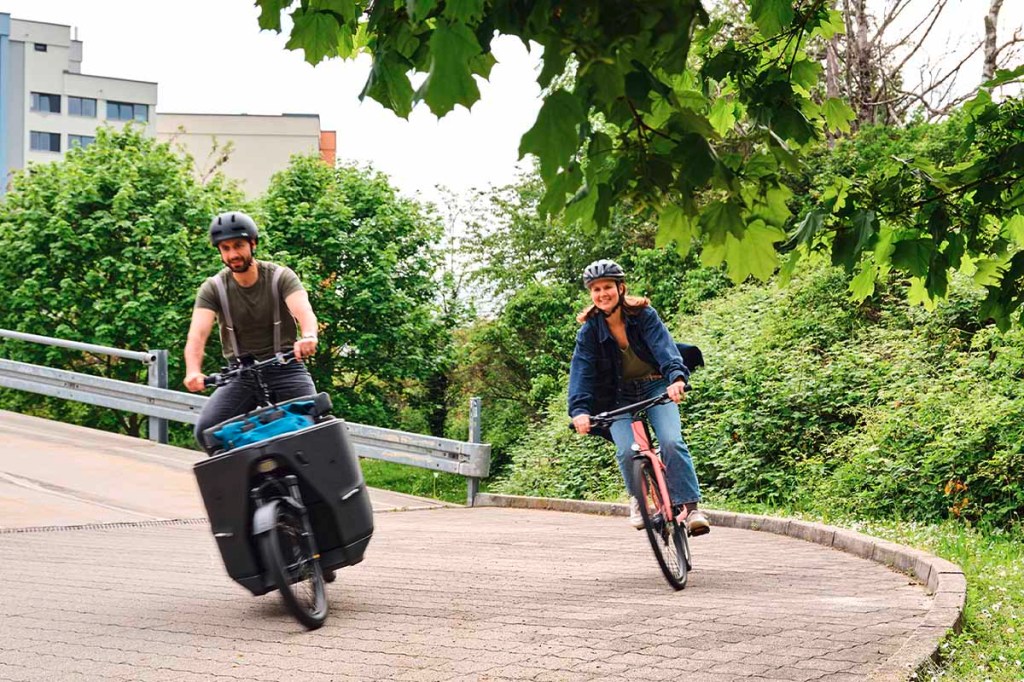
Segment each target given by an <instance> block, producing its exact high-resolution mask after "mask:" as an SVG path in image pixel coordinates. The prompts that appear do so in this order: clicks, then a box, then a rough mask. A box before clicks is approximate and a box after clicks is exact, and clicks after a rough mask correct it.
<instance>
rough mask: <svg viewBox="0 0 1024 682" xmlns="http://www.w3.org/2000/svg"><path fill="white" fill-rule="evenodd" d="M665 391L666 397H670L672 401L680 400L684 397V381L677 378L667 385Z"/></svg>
mask: <svg viewBox="0 0 1024 682" xmlns="http://www.w3.org/2000/svg"><path fill="white" fill-rule="evenodd" d="M666 393H668V397H669V398H671V399H672V402H674V403H680V402H682V401H683V400H685V399H686V381H684V380H683V379H677V380H676V381H675V382H674V383H671V384H669V385H668V390H667V391H666Z"/></svg>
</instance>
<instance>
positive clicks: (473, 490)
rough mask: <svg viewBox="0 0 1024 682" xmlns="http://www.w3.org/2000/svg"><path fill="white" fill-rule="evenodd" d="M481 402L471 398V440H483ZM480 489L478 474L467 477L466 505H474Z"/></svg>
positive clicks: (476, 441) (473, 441) (472, 441)
mask: <svg viewBox="0 0 1024 682" xmlns="http://www.w3.org/2000/svg"><path fill="white" fill-rule="evenodd" d="M480 403H481V400H480V398H479V397H476V396H474V397H472V398H470V399H469V442H470V443H481V442H483V430H482V427H481V424H480ZM479 491H480V479H479V478H477V477H476V476H467V477H466V506H467V507H472V506H473V502H474V500H475V499H476V494H477V493H478V492H479Z"/></svg>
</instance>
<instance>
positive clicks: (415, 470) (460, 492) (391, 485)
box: [359, 459, 466, 504]
mask: <svg viewBox="0 0 1024 682" xmlns="http://www.w3.org/2000/svg"><path fill="white" fill-rule="evenodd" d="M359 464H360V466H361V467H362V469H363V477H364V478H365V479H366V484H367V485H368V486H371V487H373V488H381V489H383V490H391V491H394V492H396V493H406V494H407V495H416V496H418V497H430V498H433V499H435V500H443V501H445V502H455V503H456V504H465V503H466V479H465V478H464V477H462V476H459V475H457V474H449V473H446V472H443V471H430V470H428V469H421V468H419V467H414V466H408V465H406V464H395V463H394V462H385V461H382V460H379V459H360V460H359Z"/></svg>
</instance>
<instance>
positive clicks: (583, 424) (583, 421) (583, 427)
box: [572, 414, 590, 433]
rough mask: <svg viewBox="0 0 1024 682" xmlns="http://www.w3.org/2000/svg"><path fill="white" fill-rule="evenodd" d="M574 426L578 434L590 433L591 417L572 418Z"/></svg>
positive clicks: (585, 415) (584, 415)
mask: <svg viewBox="0 0 1024 682" xmlns="http://www.w3.org/2000/svg"><path fill="white" fill-rule="evenodd" d="M572 426H573V428H574V429H576V433H590V415H589V414H578V415H576V416H575V417H573V418H572Z"/></svg>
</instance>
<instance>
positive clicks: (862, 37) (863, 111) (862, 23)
mask: <svg viewBox="0 0 1024 682" xmlns="http://www.w3.org/2000/svg"><path fill="white" fill-rule="evenodd" d="M853 4H854V15H855V16H856V18H857V19H856V22H857V35H856V36H855V37H854V42H855V44H856V62H855V64H856V67H855V70H854V72H855V74H856V76H855V77H856V83H857V92H856V103H857V108H858V114H857V121H858V123H861V124H865V123H873V122H874V120H875V112H874V105H873V104H872V101H873V100H874V97H873V96H872V92H873V90H874V88H873V87H872V85H873V83H872V81H873V78H872V76H873V75H874V69H873V68H872V64H871V43H870V41H869V39H868V9H867V4H868V3H867V0H854V3H853Z"/></svg>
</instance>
